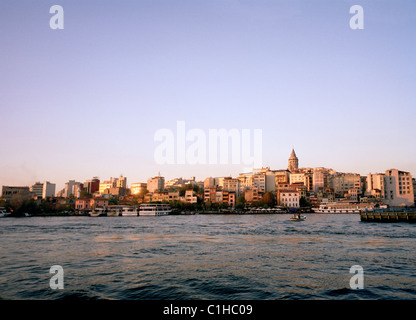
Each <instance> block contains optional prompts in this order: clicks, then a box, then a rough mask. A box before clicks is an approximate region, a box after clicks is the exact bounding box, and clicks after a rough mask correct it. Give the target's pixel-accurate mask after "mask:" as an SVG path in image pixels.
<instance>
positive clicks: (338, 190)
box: [329, 173, 361, 198]
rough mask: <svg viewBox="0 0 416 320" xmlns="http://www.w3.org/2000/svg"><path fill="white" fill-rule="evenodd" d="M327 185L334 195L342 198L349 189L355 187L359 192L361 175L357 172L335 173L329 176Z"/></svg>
mask: <svg viewBox="0 0 416 320" xmlns="http://www.w3.org/2000/svg"><path fill="white" fill-rule="evenodd" d="M329 185H330V187H331V188H332V189H334V192H335V195H336V197H339V198H342V197H344V196H345V195H346V194H348V191H349V190H350V189H357V190H358V191H357V192H358V194H361V176H360V175H359V174H357V173H336V174H333V175H331V176H330V178H329Z"/></svg>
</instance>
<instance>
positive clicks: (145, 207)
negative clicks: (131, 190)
mask: <svg viewBox="0 0 416 320" xmlns="http://www.w3.org/2000/svg"><path fill="white" fill-rule="evenodd" d="M171 212H172V210H171V208H170V206H169V205H168V204H159V203H146V204H142V205H141V206H140V211H139V216H166V215H168V214H170V213H171Z"/></svg>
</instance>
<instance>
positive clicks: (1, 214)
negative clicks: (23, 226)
mask: <svg viewBox="0 0 416 320" xmlns="http://www.w3.org/2000/svg"><path fill="white" fill-rule="evenodd" d="M11 214H12V213H11V212H7V210H6V208H4V207H1V208H0V218H5V217H8V216H10V215H11Z"/></svg>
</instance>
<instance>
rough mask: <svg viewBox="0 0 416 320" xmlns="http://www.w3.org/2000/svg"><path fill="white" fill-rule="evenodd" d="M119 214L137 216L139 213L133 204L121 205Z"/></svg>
mask: <svg viewBox="0 0 416 320" xmlns="http://www.w3.org/2000/svg"><path fill="white" fill-rule="evenodd" d="M121 215H122V216H123V217H137V216H138V215H139V211H138V209H137V207H135V206H123V207H122V210H121Z"/></svg>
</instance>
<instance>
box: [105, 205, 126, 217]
mask: <svg viewBox="0 0 416 320" xmlns="http://www.w3.org/2000/svg"><path fill="white" fill-rule="evenodd" d="M122 213H123V206H118V205H111V206H108V211H107V217H118V216H121V215H122Z"/></svg>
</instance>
